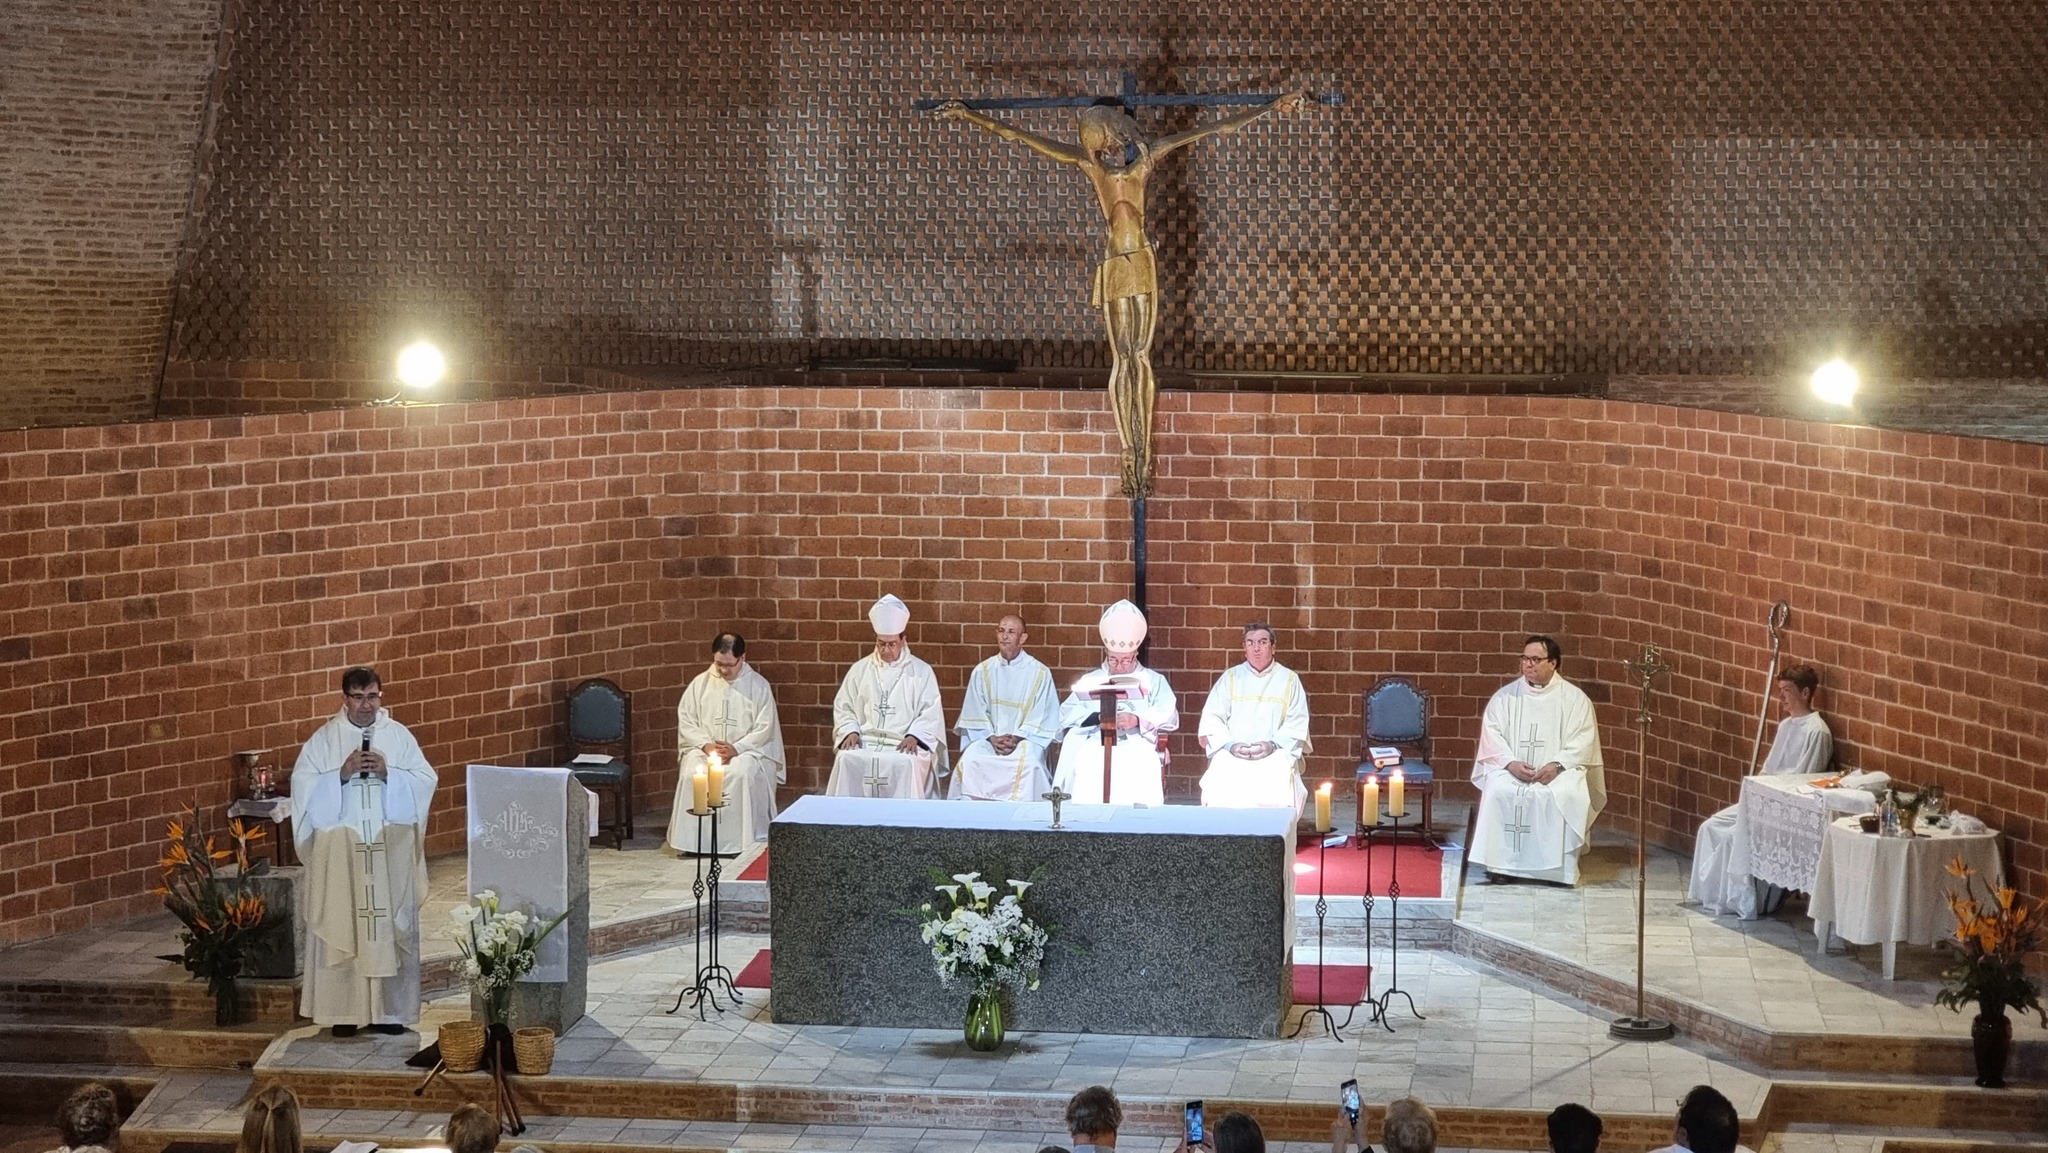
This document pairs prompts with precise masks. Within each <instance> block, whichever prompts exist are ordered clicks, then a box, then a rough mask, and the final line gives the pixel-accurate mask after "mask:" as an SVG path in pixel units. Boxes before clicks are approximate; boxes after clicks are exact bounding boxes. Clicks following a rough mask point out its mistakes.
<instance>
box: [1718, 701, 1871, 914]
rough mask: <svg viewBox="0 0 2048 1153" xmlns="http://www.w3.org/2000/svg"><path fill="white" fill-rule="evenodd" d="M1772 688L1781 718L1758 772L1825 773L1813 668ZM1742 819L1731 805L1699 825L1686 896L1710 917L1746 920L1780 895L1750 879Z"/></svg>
mask: <svg viewBox="0 0 2048 1153" xmlns="http://www.w3.org/2000/svg"><path fill="white" fill-rule="evenodd" d="M1774 684H1775V685H1776V688H1777V697H1778V706H1779V708H1780V709H1781V710H1782V711H1783V713H1784V716H1783V717H1782V718H1781V719H1780V720H1779V721H1778V732H1777V734H1776V735H1775V736H1773V737H1772V738H1771V752H1770V755H1769V756H1766V757H1765V758H1764V763H1763V768H1762V770H1761V771H1762V772H1766V773H1800V774H1803V775H1806V776H1818V775H1819V774H1822V773H1825V772H1827V768H1828V762H1829V761H1830V760H1831V759H1832V758H1833V757H1834V754H1835V737H1834V734H1833V733H1831V732H1829V731H1828V723H1827V722H1826V721H1824V720H1822V719H1821V715H1820V714H1819V713H1818V712H1815V711H1814V708H1813V694H1814V692H1815V690H1817V689H1818V688H1820V673H1818V672H1817V671H1815V670H1814V667H1813V666H1812V665H1793V666H1792V667H1791V668H1789V669H1786V670H1785V671H1784V672H1781V673H1779V674H1778V677H1777V680H1776V681H1775V682H1774ZM1741 816H1742V807H1741V806H1740V805H1730V806H1728V807H1727V808H1725V809H1722V810H1721V811H1720V812H1718V813H1715V814H1714V815H1713V816H1711V817H1708V818H1707V819H1706V821H1705V822H1703V823H1702V824H1701V825H1700V835H1699V839H1698V840H1697V841H1695V842H1694V843H1693V850H1692V881H1691V885H1690V886H1689V895H1690V896H1691V898H1692V899H1693V900H1695V901H1698V902H1699V903H1700V907H1701V908H1702V909H1704V910H1706V911H1707V912H1709V913H1732V914H1734V915H1735V916H1737V917H1741V918H1742V919H1744V920H1751V919H1753V918H1755V917H1756V916H1757V915H1758V914H1759V913H1762V912H1769V911H1770V909H1771V908H1772V906H1774V905H1775V904H1776V903H1777V900H1778V899H1779V898H1782V897H1783V896H1784V891H1783V890H1781V889H1778V888H1777V886H1775V885H1771V884H1768V883H1765V882H1762V881H1758V880H1757V879H1756V878H1754V877H1752V876H1750V875H1749V836H1748V834H1747V833H1746V832H1745V831H1744V829H1743V827H1742V820H1741Z"/></svg>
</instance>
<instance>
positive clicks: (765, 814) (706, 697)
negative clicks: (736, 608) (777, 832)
mask: <svg viewBox="0 0 2048 1153" xmlns="http://www.w3.org/2000/svg"><path fill="white" fill-rule="evenodd" d="M713 757H716V758H718V763H719V764H720V765H721V766H722V767H723V771H724V773H725V803H726V806H727V807H726V809H725V810H724V811H723V812H721V813H720V814H719V820H718V844H717V846H716V850H715V851H716V852H717V853H719V854H720V855H721V856H732V855H733V854H735V853H738V852H739V851H740V850H742V849H744V848H746V847H747V846H748V845H750V844H753V843H754V842H756V841H765V840H767V839H768V822H770V821H772V820H774V819H775V786H777V785H779V784H783V783H785V782H787V781H788V780H789V770H788V767H787V765H786V763H785V761H784V759H783V754H782V719H781V716H780V714H778V713H777V712H776V709H775V691H774V690H773V689H771V688H770V687H769V686H768V678H766V677H764V676H762V675H761V674H760V673H758V672H756V671H755V670H754V666H753V665H751V664H749V663H748V662H747V638H745V637H743V636H741V635H739V634H738V633H719V634H718V635H717V636H715V637H713V638H712V639H711V667H710V668H708V669H705V670H704V671H703V672H701V673H698V674H697V677H696V679H695V680H693V681H691V682H690V684H689V686H688V687H687V688H685V689H684V690H683V695H682V698H681V699H680V700H678V701H677V702H676V763H677V764H678V765H679V766H681V768H682V776H681V777H679V778H678V779H677V782H676V801H675V804H674V805H673V806H672V807H671V808H670V810H669V823H668V844H669V848H671V849H674V850H675V851H676V852H678V853H691V854H702V853H704V852H707V851H710V850H707V849H706V847H705V846H704V845H702V844H700V843H698V837H700V836H702V837H704V838H705V839H706V840H708V839H709V838H710V832H711V831H710V822H708V821H705V822H700V821H698V820H697V818H695V817H693V816H690V815H689V809H690V805H691V804H692V801H691V797H690V791H691V789H692V788H693V787H694V781H695V779H696V776H697V774H698V773H699V772H701V771H704V770H705V769H706V768H707V767H708V766H709V765H710V762H711V758H713Z"/></svg>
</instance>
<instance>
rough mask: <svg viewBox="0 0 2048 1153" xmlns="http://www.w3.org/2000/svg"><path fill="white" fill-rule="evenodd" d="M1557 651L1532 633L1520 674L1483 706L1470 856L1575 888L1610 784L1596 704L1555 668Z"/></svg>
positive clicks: (1496, 869) (1506, 871)
mask: <svg viewBox="0 0 2048 1153" xmlns="http://www.w3.org/2000/svg"><path fill="white" fill-rule="evenodd" d="M1563 656H1564V653H1563V650H1562V649H1560V648H1559V647H1558V644H1557V642H1556V641H1554V640H1552V639H1551V638H1549V637H1545V636H1533V637H1530V638H1529V640H1528V642H1527V643H1525V644H1524V645H1523V646H1522V675H1521V676H1520V677H1517V678H1516V679H1515V680H1514V681H1513V682H1512V683H1510V684H1508V685H1507V686H1506V687H1505V688H1502V689H1501V690H1500V691H1499V692H1497V693H1495V694H1493V699H1492V700H1490V701H1488V702H1487V703H1486V713H1485V715H1484V716H1483V717H1482V718H1481V721H1480V728H1479V752H1478V756H1477V757H1476V758H1475V759H1474V760H1473V762H1472V783H1473V784H1475V785H1478V786H1479V821H1478V827H1477V828H1476V829H1475V830H1474V832H1473V835H1472V852H1471V859H1472V860H1473V861H1474V862H1475V863H1477V864H1480V865H1484V866H1485V867H1486V869H1487V871H1488V872H1491V873H1497V874H1503V875H1506V876H1511V877H1527V878H1530V879H1532V880H1537V881H1553V882H1556V883H1559V884H1565V885H1576V884H1578V881H1579V857H1580V856H1581V855H1582V854H1584V853H1585V851H1586V847H1587V845H1588V844H1590V843H1591V837H1592V828H1593V818H1595V817H1597V816H1599V815H1600V810H1601V809H1603V808H1605V807H1606V806H1607V781H1606V777H1605V775H1604V773H1603V772H1602V769H1601V763H1600V730H1599V727H1598V725H1597V723H1596V722H1595V721H1594V718H1593V702H1592V701H1591V700H1590V699H1589V698H1587V696H1586V694H1585V693H1584V692H1582V691H1581V690H1580V689H1579V687H1578V686H1577V685H1574V684H1572V683H1571V682H1570V681H1567V680H1565V679H1564V678H1563V677H1562V676H1560V675H1558V662H1559V661H1560V660H1562V659H1563Z"/></svg>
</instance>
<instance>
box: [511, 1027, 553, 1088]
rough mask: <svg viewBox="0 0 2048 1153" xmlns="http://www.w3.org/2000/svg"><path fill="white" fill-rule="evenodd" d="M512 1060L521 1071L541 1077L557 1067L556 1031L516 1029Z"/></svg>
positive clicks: (513, 1037)
mask: <svg viewBox="0 0 2048 1153" xmlns="http://www.w3.org/2000/svg"><path fill="white" fill-rule="evenodd" d="M512 1059H513V1060H514V1061H516V1062H518V1064H519V1071H520V1072H521V1073H522V1074H525V1075H527V1076H530V1077H539V1076H542V1075H544V1074H546V1073H547V1071H548V1070H550V1069H553V1068H554V1067H555V1031H554V1030H553V1029H549V1028H545V1027H542V1028H534V1029H516V1030H514V1031H513V1033H512Z"/></svg>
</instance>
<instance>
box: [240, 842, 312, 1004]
mask: <svg viewBox="0 0 2048 1153" xmlns="http://www.w3.org/2000/svg"><path fill="white" fill-rule="evenodd" d="M305 877H306V870H305V869H304V868H302V867H300V866H297V865H293V866H291V867H289V868H273V869H271V870H269V871H268V872H266V873H264V874H263V875H262V876H259V877H256V878H253V879H252V880H251V881H250V884H251V885H253V886H254V887H255V889H256V892H258V893H259V894H261V895H262V897H263V907H264V908H265V909H266V910H268V912H269V916H270V919H271V921H272V925H273V927H272V928H271V930H270V931H269V932H268V933H266V934H264V936H263V938H262V939H261V940H258V941H256V942H254V943H253V944H251V945H250V947H249V949H248V951H247V952H245V953H244V954H243V956H242V976H244V977H285V978H289V977H296V976H298V975H299V973H300V972H301V971H302V970H304V969H305V967H306V957H305V951H304V947H303V944H302V942H301V941H300V939H299V938H300V930H301V926H300V924H299V905H300V900H299V894H300V893H301V891H302V890H303V887H304V885H305Z"/></svg>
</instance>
